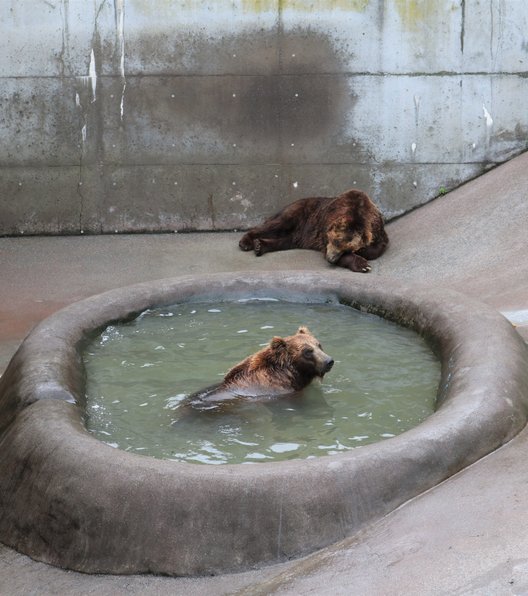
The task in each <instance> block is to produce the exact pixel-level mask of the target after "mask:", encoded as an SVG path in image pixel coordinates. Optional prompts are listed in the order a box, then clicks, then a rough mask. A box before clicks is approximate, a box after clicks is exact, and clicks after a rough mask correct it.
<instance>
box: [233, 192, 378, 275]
mask: <svg viewBox="0 0 528 596" xmlns="http://www.w3.org/2000/svg"><path fill="white" fill-rule="evenodd" d="M388 243H389V238H388V236H387V234H386V232H385V228H384V225H383V216H382V215H381V213H380V211H379V209H378V208H377V207H376V205H374V203H373V202H372V201H371V200H370V198H369V197H368V195H366V194H365V193H364V192H362V191H360V190H355V189H352V190H349V191H347V192H344V193H343V194H341V195H339V196H337V197H312V198H307V199H299V200H297V201H294V202H293V203H291V204H290V205H287V206H286V207H285V208H284V209H282V210H281V211H279V212H278V213H277V214H276V215H274V216H273V217H270V218H268V219H267V220H266V221H265V222H264V223H263V224H262V225H260V226H255V227H254V228H251V229H250V230H248V231H247V232H246V233H245V234H244V236H242V238H241V240H240V242H239V246H240V248H241V249H242V250H246V251H247V250H254V251H255V254H256V255H257V257H260V256H261V255H263V254H265V253H267V252H272V251H276V250H288V249H291V248H308V249H313V250H319V251H321V252H322V253H323V254H324V256H325V258H326V260H327V261H328V262H329V263H332V264H334V265H338V266H340V267H345V268H347V269H350V270H351V271H360V272H363V273H367V272H369V271H370V265H369V263H368V259H377V258H378V257H379V256H380V255H382V254H383V252H384V251H385V249H386V248H387V245H388Z"/></svg>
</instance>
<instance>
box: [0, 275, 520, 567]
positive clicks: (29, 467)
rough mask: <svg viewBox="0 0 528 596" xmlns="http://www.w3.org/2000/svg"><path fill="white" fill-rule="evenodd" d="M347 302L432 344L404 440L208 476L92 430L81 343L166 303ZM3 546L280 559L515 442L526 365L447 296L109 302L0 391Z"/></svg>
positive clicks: (22, 364)
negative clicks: (432, 360) (415, 414)
mask: <svg viewBox="0 0 528 596" xmlns="http://www.w3.org/2000/svg"><path fill="white" fill-rule="evenodd" d="M245 297H246V298H247V297H274V298H279V299H285V300H289V301H294V302H306V301H311V302H321V301H323V302H324V301H342V302H344V303H346V304H349V305H350V306H352V307H355V308H360V309H362V310H367V311H369V312H373V313H376V314H378V315H381V316H384V317H385V318H387V319H390V320H393V321H395V322H397V323H400V324H403V325H406V326H409V327H412V328H413V329H415V330H416V331H417V332H419V333H421V334H423V335H424V336H426V337H427V338H428V339H429V340H430V341H431V342H432V344H434V346H435V349H436V350H437V351H438V354H439V356H440V358H441V361H442V380H441V384H440V388H439V398H438V399H439V408H438V410H437V411H436V412H435V414H433V415H432V416H431V417H429V418H428V419H427V420H426V421H424V422H423V423H422V424H420V425H419V426H417V427H415V428H414V429H411V430H409V431H407V432H405V433H403V434H402V435H399V436H397V437H395V438H392V439H387V440H385V441H383V442H380V443H375V444H372V445H368V446H365V447H361V448H359V449H357V450H354V451H351V452H348V453H345V454H342V455H334V456H326V457H320V458H316V459H311V460H291V461H288V462H282V463H270V464H257V465H253V466H240V465H238V466H237V465H235V466H231V465H225V466H220V467H216V466H198V465H192V464H180V463H176V462H170V461H163V460H155V459H152V458H148V457H142V456H139V455H132V454H129V453H125V452H123V451H119V450H117V449H113V448H111V447H109V446H107V445H105V444H103V443H101V442H99V441H98V440H97V439H95V438H94V437H93V436H92V435H90V434H89V433H88V432H87V431H86V430H85V428H84V426H83V423H82V412H83V401H84V397H83V396H84V393H83V388H84V380H83V370H82V366H81V359H80V349H81V347H82V344H83V342H84V341H85V339H86V335H87V333H93V332H94V331H95V330H98V329H102V328H104V326H106V324H108V323H110V322H112V321H117V320H126V319H129V318H132V317H133V316H135V315H137V314H139V313H140V312H142V311H144V310H146V309H147V308H151V307H156V306H166V305H170V304H174V303H177V302H187V301H191V300H195V301H214V300H219V299H222V298H224V299H238V298H245ZM0 412H1V415H0V433H1V434H0V448H1V449H2V453H3V457H2V459H1V460H0V507H1V508H2V510H3V512H4V515H3V516H2V518H1V520H0V540H1V541H2V542H4V543H5V544H7V545H9V546H12V547H14V548H16V549H17V550H19V551H20V552H23V553H25V554H28V555H30V556H31V557H33V558H35V559H38V560H41V561H44V562H47V563H51V564H54V565H58V566H61V567H65V568H70V569H75V570H78V571H84V572H93V573H144V572H152V573H163V574H170V575H200V574H216V573H223V572H228V571H239V570H243V569H248V568H251V567H254V566H257V565H262V564H270V563H275V562H280V561H284V560H286V559H288V558H291V557H295V556H300V555H303V554H306V553H308V552H311V551H313V550H315V549H318V548H321V547H323V546H325V545H328V544H330V543H332V542H336V541H338V540H340V539H342V538H344V537H346V536H349V535H351V534H353V533H354V532H356V531H357V530H359V529H360V528H362V527H364V526H365V525H366V524H368V523H371V522H373V521H375V520H376V519H379V518H380V517H382V516H383V515H385V514H387V513H389V512H390V511H392V510H393V509H395V508H396V507H398V506H399V505H400V504H402V503H404V502H405V501H407V500H408V499H410V498H412V497H414V496H416V495H418V494H420V493H421V492H424V491H425V490H427V489H429V488H431V487H432V486H435V485H436V484H438V483H439V482H441V481H442V480H444V479H445V478H447V477H449V476H451V475H452V474H454V473H456V472H457V471H459V470H461V469H463V468H464V467H466V466H467V465H469V464H471V463H473V462H475V461H477V460H478V459H480V458H481V457H483V456H484V455H486V454H487V453H490V452H491V451H493V450H494V449H496V448H498V447H499V446H500V445H502V444H504V443H506V442H507V441H508V440H510V439H511V438H512V437H513V436H514V435H515V434H516V433H518V432H519V431H520V430H521V429H522V428H523V427H524V425H525V424H526V421H527V416H528V354H527V349H526V346H525V345H524V343H523V342H522V340H521V338H520V337H519V336H518V334H517V333H516V332H515V331H514V329H513V327H512V326H511V324H510V323H509V322H508V321H507V320H506V319H505V318H504V317H502V316H501V315H500V314H499V313H497V312H495V311H493V310H491V309H489V308H488V307H486V306H484V305H483V304H481V303H479V302H477V301H474V300H471V299H469V298H467V297H465V296H463V295H461V294H458V293H456V292H453V291H442V292H439V291H435V292H434V293H432V292H428V291H426V290H420V291H416V290H415V289H413V287H412V286H405V285H398V284H394V283H393V282H389V281H387V280H385V279H381V278H379V277H375V278H374V277H370V276H369V277H367V276H360V275H351V274H350V273H348V272H343V273H341V272H334V271H331V272H328V273H313V272H306V271H295V272H282V273H271V272H270V273H260V274H256V273H255V274H254V273H251V274H240V273H236V274H217V275H207V276H196V277H191V276H188V277H181V278H175V279H169V280H160V281H157V282H148V283H143V284H137V285H134V286H129V287H127V288H120V289H118V290H112V291H110V292H106V293H104V294H100V295H97V296H94V297H92V298H88V299H86V300H83V301H81V302H78V303H75V304H72V305H70V306H69V307H66V308H65V309H62V310H61V311H59V312H57V313H55V314H54V315H52V316H51V317H49V318H48V319H46V320H45V321H43V322H42V323H41V324H40V325H38V326H37V327H36V328H35V329H34V330H33V331H32V333H31V334H30V335H29V336H28V337H27V338H26V340H25V341H24V342H23V344H22V345H21V347H20V349H19V350H18V352H17V354H16V355H15V356H14V357H13V359H12V361H11V363H10V364H9V366H8V368H7V370H6V372H5V374H4V375H3V377H2V379H0Z"/></svg>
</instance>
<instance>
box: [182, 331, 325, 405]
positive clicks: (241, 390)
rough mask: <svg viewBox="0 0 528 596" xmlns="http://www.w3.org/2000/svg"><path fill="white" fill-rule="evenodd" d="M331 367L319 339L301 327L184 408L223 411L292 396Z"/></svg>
mask: <svg viewBox="0 0 528 596" xmlns="http://www.w3.org/2000/svg"><path fill="white" fill-rule="evenodd" d="M332 365H333V360H332V359H331V358H330V357H329V356H328V354H325V353H324V352H323V350H322V347H321V344H320V343H319V341H318V340H317V338H315V337H314V336H313V335H312V334H311V333H310V331H309V330H308V328H307V327H299V329H298V331H297V333H295V334H294V335H291V336H289V337H284V338H282V337H274V338H273V339H272V340H271V342H270V343H269V345H268V346H266V347H265V348H263V349H262V350H259V351H258V352H256V353H255V354H252V355H251V356H248V357H247V358H245V359H244V360H242V362H239V363H238V364H236V365H235V366H233V368H231V369H230V370H229V371H228V372H227V373H226V375H225V377H224V380H223V381H222V382H221V383H218V384H216V385H212V386H210V387H207V388H205V389H202V390H201V391H198V392H196V393H193V394H192V395H190V396H189V397H188V398H187V399H186V400H185V402H184V403H183V404H182V406H183V407H184V408H185V407H189V406H190V407H192V408H194V409H198V410H213V411H221V410H224V409H225V408H226V406H230V405H233V404H235V403H237V402H240V401H250V400H255V399H269V398H270V397H278V396H284V395H291V394H293V393H295V392H298V391H301V390H302V389H304V388H305V387H306V386H307V385H309V384H310V383H311V382H312V381H313V380H314V379H315V378H316V377H319V378H322V377H323V376H324V375H325V374H326V373H327V372H328V371H329V370H330V369H331V368H332ZM180 407H181V406H180Z"/></svg>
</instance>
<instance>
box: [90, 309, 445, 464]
mask: <svg viewBox="0 0 528 596" xmlns="http://www.w3.org/2000/svg"><path fill="white" fill-rule="evenodd" d="M299 325H307V326H308V327H309V328H310V330H311V331H312V333H313V334H314V335H315V336H316V337H317V338H318V339H319V340H320V341H321V342H322V344H323V348H324V350H325V351H326V353H328V354H329V355H330V356H332V357H333V358H334V360H335V365H334V368H333V369H332V370H331V371H330V372H329V373H328V374H327V375H326V376H325V378H324V381H323V382H322V383H317V382H316V383H314V384H312V385H311V386H310V387H309V388H308V389H307V390H305V391H304V392H303V393H302V394H301V395H300V396H296V397H292V398H280V399H276V400H269V401H264V402H257V403H255V402H251V403H248V404H244V405H241V406H237V407H236V408H234V409H233V411H232V412H229V413H228V414H225V413H222V414H218V413H213V414H211V413H204V412H200V413H198V414H194V415H191V416H189V415H182V408H180V407H179V406H180V404H181V403H182V401H183V400H184V399H185V397H187V396H188V395H189V394H190V393H193V392H194V391H197V390H199V389H201V388H203V387H205V386H207V385H210V384H212V383H215V382H218V381H220V380H221V379H222V377H223V374H224V373H225V372H226V371H227V370H228V369H229V368H230V367H231V366H233V365H234V364H236V363H237V362H239V361H240V360H242V359H243V358H245V357H246V356H247V355H249V354H251V353H253V352H255V351H257V350H258V349H260V347H261V346H263V345H265V344H266V343H267V342H268V341H269V340H270V339H271V338H272V337H273V336H274V335H281V336H284V335H290V334H292V333H294V332H295V331H296V329H297V328H298V327H299ZM84 363H85V367H86V372H87V389H86V393H87V410H86V411H87V420H86V424H87V428H88V430H89V431H90V432H92V433H93V434H94V435H95V436H96V437H97V438H98V439H100V440H101V441H104V442H106V443H108V444H109V445H112V446H114V447H117V448H120V449H123V450H125V451H130V452H134V453H138V454H144V455H150V456H153V457H157V458H163V459H171V460H176V461H185V462H189V463H203V464H225V463H257V462H263V461H280V460H285V459H292V458H296V459H298V458H311V457H316V456H320V455H331V454H335V453H339V452H342V451H346V450H350V449H353V448H355V447H358V446H361V445H365V444H368V443H372V442H375V441H380V440H383V439H385V438H389V437H392V436H395V435H397V434H400V433H402V432H404V431H405V430H408V429H409V428H412V427H414V426H416V425H417V424H419V423H420V422H421V421H423V420H424V419H425V418H426V417H427V416H429V415H430V414H431V413H432V412H433V408H434V402H435V397H436V392H437V388H438V384H439V380H440V363H439V361H438V360H437V358H436V357H435V356H434V354H433V353H432V352H431V349H430V348H429V346H428V345H427V343H426V342H425V340H424V339H423V338H421V337H420V336H419V335H417V334H416V333H415V332H413V331H411V330H409V329H406V328H403V327H401V326H399V325H396V324H393V323H390V322H388V321H386V320H384V319H381V318H379V317H377V316H374V315H368V314H364V313H361V312H359V311H357V310H354V309H352V308H350V307H348V306H345V305H341V304H291V303H286V302H279V301H275V300H268V301H263V300H258V301H257V300H248V301H243V302H221V303H216V304H209V303H195V304H193V303H186V304H180V305H175V306H173V307H170V308H163V309H158V310H152V311H146V312H145V313H143V314H142V315H141V316H140V317H138V318H137V319H135V320H133V321H131V322H129V323H123V324H118V325H111V326H109V327H107V328H106V329H105V330H104V332H103V333H102V334H101V335H100V336H98V337H96V338H95V339H94V340H93V341H92V342H91V343H90V345H89V346H88V347H87V349H86V350H85V352H84Z"/></svg>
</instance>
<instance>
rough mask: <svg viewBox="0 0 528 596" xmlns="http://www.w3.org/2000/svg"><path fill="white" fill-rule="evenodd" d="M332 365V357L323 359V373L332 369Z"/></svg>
mask: <svg viewBox="0 0 528 596" xmlns="http://www.w3.org/2000/svg"><path fill="white" fill-rule="evenodd" d="M332 366H334V359H333V358H328V359H327V360H325V363H324V369H323V370H324V373H325V374H326V373H327V372H328V371H330V370H331V369H332Z"/></svg>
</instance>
